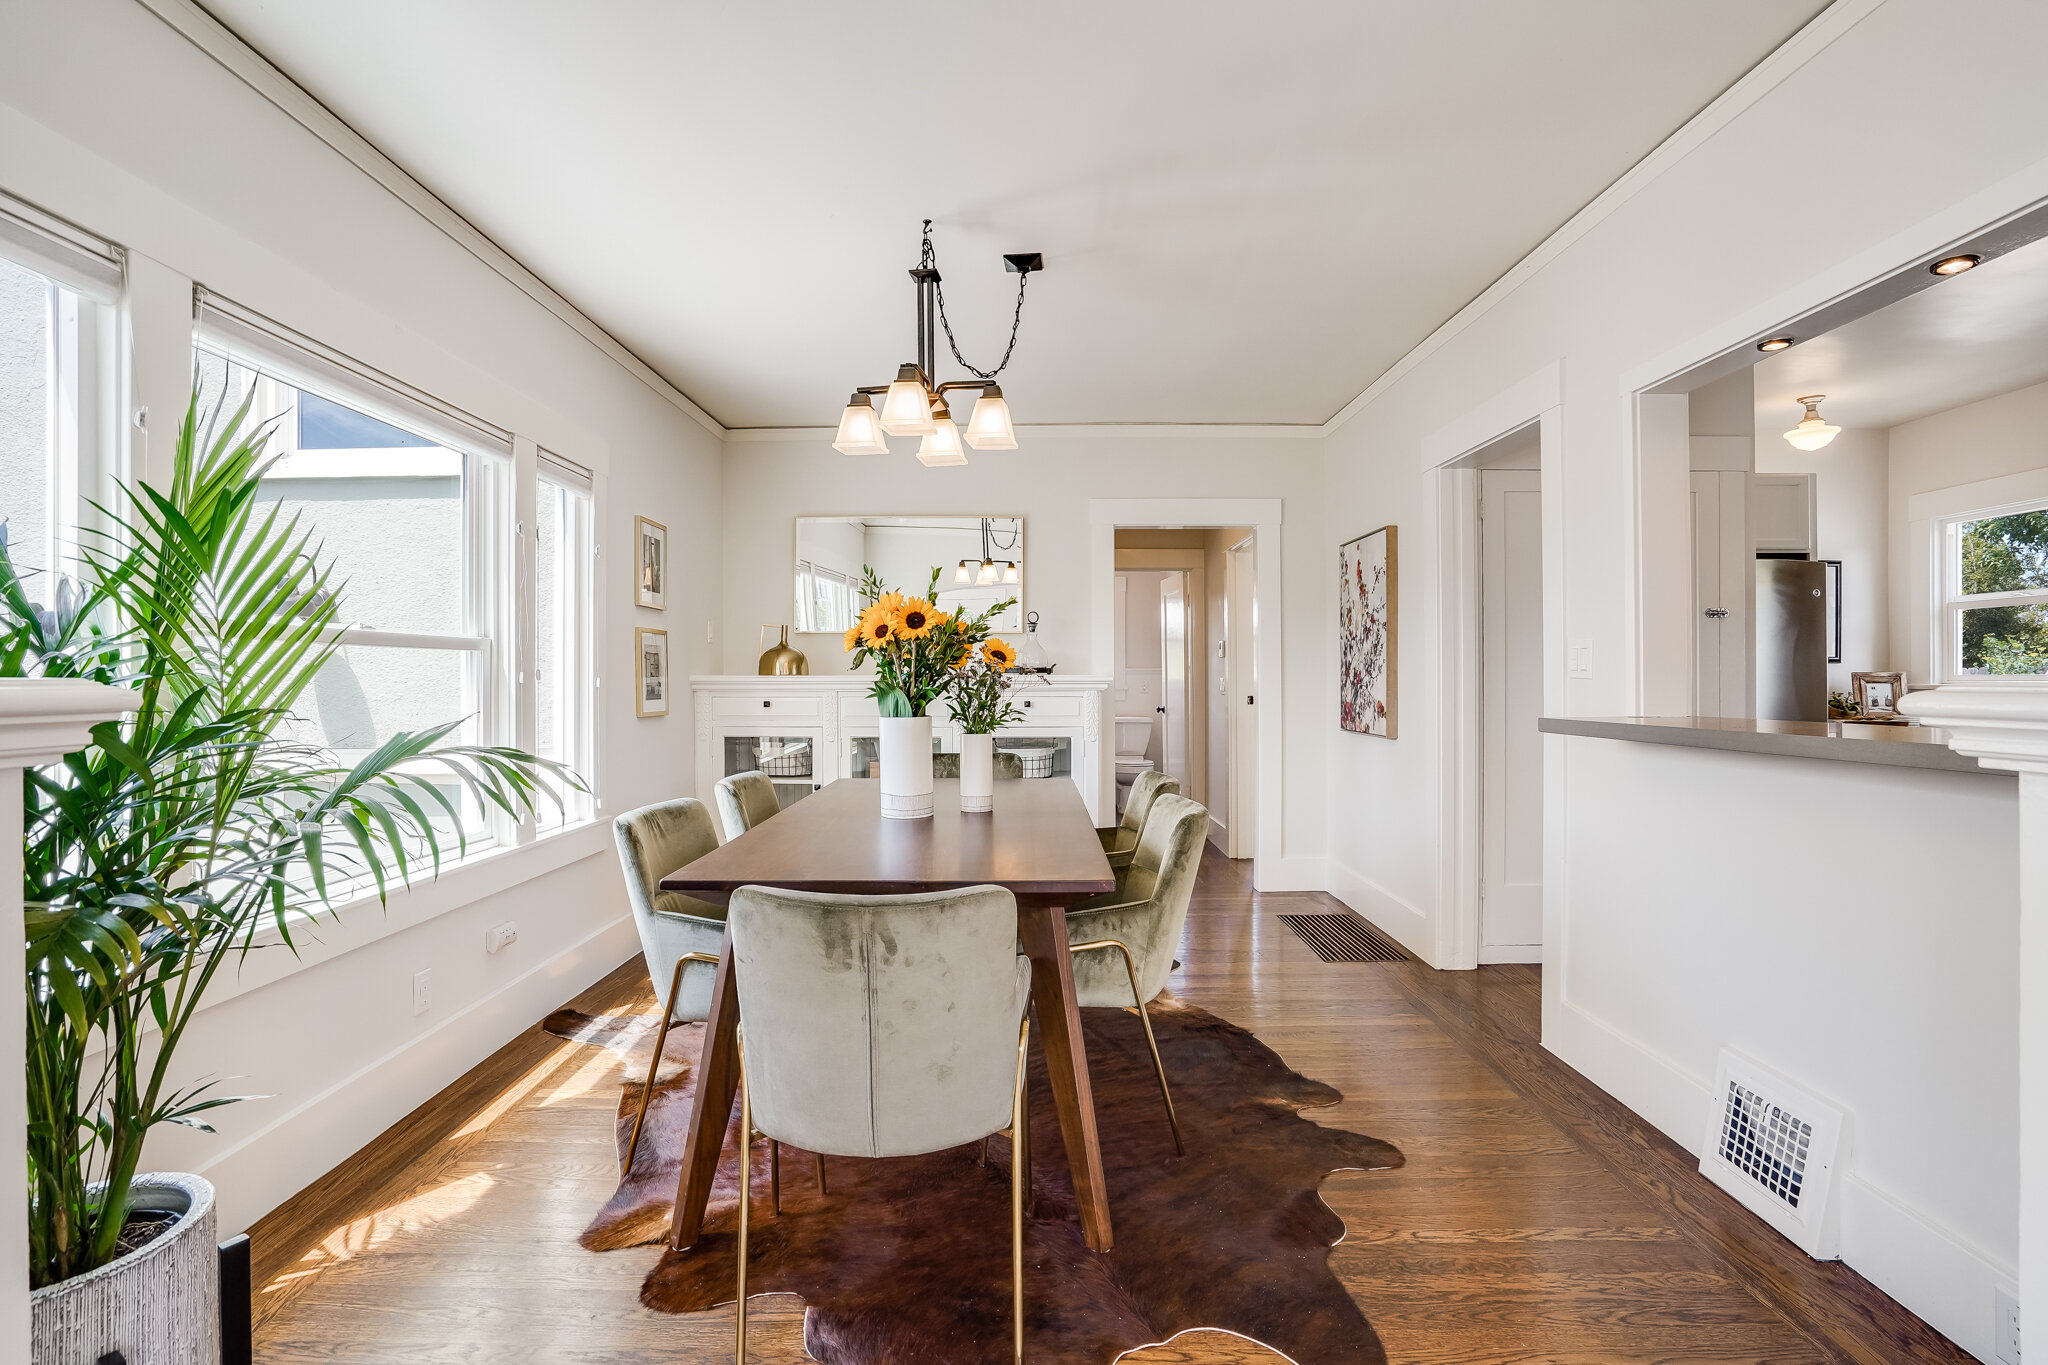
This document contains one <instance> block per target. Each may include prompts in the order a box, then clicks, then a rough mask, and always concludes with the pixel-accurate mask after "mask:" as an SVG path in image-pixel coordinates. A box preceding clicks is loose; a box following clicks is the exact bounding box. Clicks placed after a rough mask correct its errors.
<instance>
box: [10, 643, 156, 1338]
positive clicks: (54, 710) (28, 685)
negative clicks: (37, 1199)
mask: <svg viewBox="0 0 2048 1365" xmlns="http://www.w3.org/2000/svg"><path fill="white" fill-rule="evenodd" d="M141 705H142V698H140V697H138V696H136V695H135V694H134V693H133V692H129V691H125V690H123V689H122V688H119V687H108V686H106V685H104V684H102V683H96V682H88V681H87V680H85V679H84V678H7V679H0V829H5V830H7V831H9V833H8V834H7V836H6V838H5V839H0V909H4V911H5V914H6V918H7V923H8V924H9V925H10V926H11V927H10V929H9V930H8V932H7V933H5V934H0V981H20V980H21V979H22V973H23V970H24V968H25V966H26V950H25V948H24V945H23V943H22V937H21V931H20V924H21V878H22V869H21V857H22V848H21V840H20V838H18V837H17V835H16V833H15V831H19V830H20V829H21V828H22V822H23V820H24V818H25V813H24V809H23V805H22V791H21V770H22V769H23V768H33V767H37V766H39V765H41V764H44V763H54V762H56V761H57V760H58V759H60V758H62V757H63V756H64V755H65V754H68V753H71V752H73V751H75V750H78V749H81V748H83V747H85V745H86V743H87V742H88V741H90V740H91V738H92V727H93V726H95V725H98V724H100V723H101V722H103V721H109V720H119V719H120V718H121V717H122V716H124V715H127V714H128V713H129V712H130V711H133V710H136V709H137V708H138V707H140V706H141ZM27 1050H28V1014H27V1011H26V1010H24V1009H23V1008H22V1007H21V1004H20V1002H19V1001H16V1002H15V1004H13V1005H12V1006H10V1007H7V1008H4V1009H0V1056H4V1057H7V1058H9V1059H13V1058H19V1057H22V1056H25V1055H26V1054H27ZM27 1131H28V1082H27V1079H26V1078H25V1076H24V1073H22V1072H19V1071H16V1070H15V1069H14V1068H13V1066H12V1065H8V1066H4V1067H0V1132H5V1133H13V1134H14V1135H15V1136H14V1139H13V1140H14V1141H16V1142H22V1141H23V1139H22V1136H21V1135H22V1134H23V1133H26V1132H27ZM22 1151H23V1153H24V1155H25V1154H26V1151H27V1145H26V1143H24V1144H23V1148H22ZM15 1169H16V1170H17V1171H19V1170H20V1169H21V1168H20V1167H18V1166H17V1167H15ZM28 1284H29V1274H28V1186H27V1185H26V1184H25V1183H20V1182H18V1181H15V1180H9V1181H7V1182H6V1183H5V1186H4V1188H0V1285H5V1286H7V1287H6V1288H5V1289H0V1360H27V1359H28V1342H29V1293H28Z"/></svg>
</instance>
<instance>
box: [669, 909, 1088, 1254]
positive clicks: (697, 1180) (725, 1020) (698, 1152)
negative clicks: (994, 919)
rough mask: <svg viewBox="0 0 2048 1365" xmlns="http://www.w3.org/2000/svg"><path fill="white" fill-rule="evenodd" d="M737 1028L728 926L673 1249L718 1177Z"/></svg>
mask: <svg viewBox="0 0 2048 1365" xmlns="http://www.w3.org/2000/svg"><path fill="white" fill-rule="evenodd" d="M1063 927H1064V926H1063ZM739 1026H740V996H739V991H738V990H737V989H736V988H735V987H734V985H733V979H732V931H731V930H730V929H728V930H726V932H725V942H724V943H722V944H721V945H719V949H718V974H717V976H716V977H715V978H714V979H713V981H712V985H711V1017H710V1018H709V1019H708V1020H706V1021H705V1024H704V1050H703V1052H702V1054H700V1055H699V1056H698V1058H697V1102H696V1104H694V1105H693V1106H691V1109H690V1135H689V1138H688V1139H687V1140H686V1141H685V1142H684V1144H683V1169H682V1174H681V1175H680V1176H678V1177H677V1179H676V1209H675V1213H674V1215H673V1216H672V1217H671V1218H670V1220H669V1225H668V1244H669V1245H670V1246H671V1247H673V1248H674V1249H675V1250H677V1251H682V1250H685V1249H686V1248H688V1247H692V1246H695V1245H696V1243H697V1235H698V1233H699V1232H701V1231H702V1230H703V1227H704V1206H705V1204H707V1203H708V1202H710V1199H711V1182H712V1181H713V1180H715V1179H717V1178H718V1158H719V1156H720V1155H721V1153H722V1152H723V1151H724V1149H725V1130H726V1129H727V1128H728V1127H729V1126H731V1123H732V1101H733V1095H734V1094H735V1093H736V1092H737V1091H738V1089H739V1082H740V1071H739V1050H738V1049H737V1048H736V1047H735V1046H734V1042H735V1041H736V1040H737V1038H738V1036H739ZM744 1140H745V1139H744V1138H743V1139H742V1141H744ZM744 1197H745V1196H744V1194H743V1195H742V1198H744Z"/></svg>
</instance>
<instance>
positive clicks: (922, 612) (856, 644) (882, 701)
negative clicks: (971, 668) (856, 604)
mask: <svg viewBox="0 0 2048 1365" xmlns="http://www.w3.org/2000/svg"><path fill="white" fill-rule="evenodd" d="M863 567H864V570H865V572H864V573H863V576H862V581H861V598H862V600H863V601H864V602H865V603H866V604H867V605H866V606H865V607H863V608H862V610H861V614H860V620H859V621H857V622H855V623H854V625H853V627H852V628H851V629H850V630H848V631H847V632H846V649H847V652H848V653H850V654H852V655H853V663H852V667H854V668H859V667H860V666H861V665H862V664H863V663H865V662H867V661H868V660H869V659H873V660H874V661H875V685H874V688H873V689H872V691H873V696H874V698H875V704H876V706H877V707H879V708H880V710H881V713H882V723H881V744H880V749H881V759H882V776H881V787H882V814H883V815H885V816H888V817H889V818H891V819H896V820H922V819H925V818H927V817H929V816H930V815H931V814H932V810H933V806H932V720H931V713H930V708H931V706H932V705H933V704H934V703H935V702H937V701H938V700H939V698H940V697H943V696H944V695H945V694H946V692H947V690H948V689H950V688H951V687H952V686H953V684H954V683H955V682H956V681H957V680H958V679H959V676H960V674H959V669H958V665H960V664H961V663H963V662H965V661H966V660H967V659H968V657H969V656H970V655H971V654H972V653H973V652H974V648H975V646H976V645H979V644H980V643H981V642H982V641H983V640H986V639H987V638H988V629H989V622H990V621H991V620H993V619H994V618H995V617H996V616H997V614H998V613H1000V612H1003V611H1005V610H1007V609H1008V608H1009V607H1011V606H1012V605H1014V604H1015V603H1016V600H1017V599H1016V598H1014V597H1012V598H1006V599H1005V600H1003V601H1001V602H998V603H996V604H995V605H994V606H992V607H990V608H989V609H988V610H986V611H984V612H982V613H981V614H980V615H979V616H960V615H955V614H951V613H947V612H943V611H940V610H939V609H938V608H937V607H936V606H934V605H932V599H933V598H936V597H937V596H938V595H939V571H938V569H936V568H934V569H933V570H932V577H931V581H930V582H929V583H927V584H926V585H925V590H924V596H922V597H906V596H905V595H904V594H902V593H900V592H894V591H891V590H890V589H888V588H886V587H884V586H883V584H882V580H881V578H880V577H879V576H878V575H877V574H876V573H875V571H874V569H872V568H867V567H865V566H863Z"/></svg>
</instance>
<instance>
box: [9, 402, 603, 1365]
mask: <svg viewBox="0 0 2048 1365" xmlns="http://www.w3.org/2000/svg"><path fill="white" fill-rule="evenodd" d="M269 435H270V431H269V428H268V427H267V426H264V425H261V424H252V423H251V422H250V420H249V405H248V403H247V401H244V403H243V404H242V406H241V408H240V409H239V410H237V411H234V412H232V413H223V412H221V411H219V410H218V409H217V410H216V411H215V413H214V414H213V416H212V419H211V420H209V421H207V422H206V423H205V429H204V430H203V431H202V429H201V423H200V418H199V399H198V396H197V394H196V393H195V395H194V398H193V402H192V406H191V408H190V409H189V410H188V411H187V413H186V416H185V421H184V423H183V426H182V428H181V430H180V432H179V436H178V443H177V451H176V456H175V460H174V463H173V470H172V476H171V486H170V487H169V488H168V489H160V488H157V487H154V486H151V485H149V484H139V485H135V486H132V487H125V488H123V489H122V490H121V491H122V495H123V496H122V499H121V507H122V510H121V511H118V512H115V511H110V510H108V509H105V508H102V509H101V511H102V512H103V513H104V514H105V515H106V516H107V517H108V518H109V521H110V523H111V524H112V526H113V529H112V531H111V532H110V533H107V534H101V535H88V537H87V538H88V540H89V541H90V542H91V543H89V544H88V545H87V546H86V547H85V548H84V549H83V552H82V554H81V559H82V565H81V571H80V581H78V582H77V583H72V582H70V581H68V580H67V581H65V582H63V583H60V584H58V585H56V587H55V589H54V590H53V591H42V592H39V593H36V594H35V596H34V597H32V596H31V591H32V590H31V585H30V584H28V583H26V582H25V581H24V579H23V577H22V576H21V575H18V574H17V573H16V572H15V569H14V567H13V565H12V562H11V561H10V560H9V559H8V557H7V555H6V552H5V545H4V542H0V677H40V678H63V677H69V678H86V679H90V680H93V681H96V682H102V683H108V684H112V685H114V686H118V687H123V688H127V689H130V690H131V691H132V692H134V693H135V694H136V695H137V697H138V698H139V700H140V706H139V707H138V709H137V710H136V711H135V712H134V713H133V714H132V715H131V716H128V717H127V718H125V719H123V720H119V721H109V722H107V723H105V724H102V725H100V726H97V727H95V728H94V730H93V731H92V743H91V744H90V745H89V746H88V747H86V748H84V749H82V750H80V751H78V752H77V753H73V754H69V755H67V756H66V757H65V759H64V760H63V762H62V763H60V764H56V765H53V766H51V767H48V768H44V769H37V770H31V771H30V772H29V773H28V775H27V777H26V781H25V792H24V796H25V805H26V828H25V831H24V863H25V867H24V870H25V873H26V888H25V889H26V895H25V900H26V901H27V902H28V910H27V915H26V925H25V929H26V935H27V983H26V985H27V994H28V1013H29V1019H28V1057H27V1072H28V1100H29V1130H28V1180H29V1193H30V1233H29V1242H30V1247H29V1252H30V1271H31V1278H32V1283H33V1294H32V1305H33V1307H32V1317H33V1322H32V1332H33V1342H34V1360H35V1362H36V1365H74V1363H76V1365H93V1362H97V1361H100V1360H101V1359H102V1358H103V1357H105V1356H106V1355H107V1354H108V1353H110V1352H114V1351H119V1352H121V1353H122V1354H123V1355H124V1356H125V1358H126V1359H127V1360H129V1361H133V1362H142V1361H173V1360H175V1361H188V1360H190V1361H205V1360H213V1359H217V1358H218V1356H217V1352H218V1346H217V1344H216V1337H217V1333H218V1323H219V1310H218V1303H217V1294H218V1289H217V1282H216V1265H217V1262H216V1258H215V1250H214V1237H213V1233H212V1228H213V1216H212V1188H211V1186H210V1185H208V1184H207V1182H206V1181H205V1180H203V1179H201V1178H199V1177H197V1176H190V1175H149V1174H143V1173H140V1163H141V1157H142V1147H143V1141H144V1139H145V1137H146V1136H147V1135H148V1133H149V1132H150V1130H151V1129H152V1128H154V1127H156V1126H157V1125H158V1124H162V1123H180V1124H187V1125H190V1126H192V1127H195V1128H200V1129H203V1130H206V1131H211V1129H210V1128H209V1127H208V1124H207V1118H206V1116H207V1114H208V1111H210V1110H212V1109H214V1108H217V1107H218V1106H221V1105H225V1104H232V1103H234V1102H235V1101H236V1100H237V1099H238V1098H245V1097H238V1096H228V1095H221V1094H217V1093H215V1092H214V1091H213V1088H212V1086H211V1085H210V1084H201V1085H194V1086H180V1085H178V1084H176V1083H175V1081H174V1079H173V1061H174V1059H175V1057H176V1055H177V1051H178V1045H179V1042H180V1040H181V1039H182V1038H183V1036H184V1034H185V1030H186V1028H187V1027H188V1026H189V1025H190V1023H191V1021H192V1019H193V1017H194V1015H195V1014H196V1013H197V1011H198V1009H199V1007H200V1005H201V1003H202V1001H203V1000H204V998H205V995H206V991H207V987H208V986H209V984H210V983H211V982H212V981H213V979H214V977H215V975H216V974H217V973H218V971H219V970H220V968H221V967H222V966H223V965H224V964H225V963H226V962H227V961H229V959H230V958H233V957H235V956H237V955H239V954H242V953H246V952H247V951H249V950H250V949H251V948H252V947H253V946H254V943H255V938H256V935H257V934H258V932H259V931H261V930H264V929H265V928H266V927H268V926H275V928H276V930H277V934H278V936H279V937H280V938H281V940H282V942H283V944H284V945H285V946H287V947H289V946H290V945H291V944H292V934H293V930H294V927H295V926H299V925H302V924H303V922H304V920H303V917H304V916H305V915H306V914H308V913H309V912H313V911H316V910H318V909H319V908H320V907H322V906H323V905H325V906H329V907H331V906H332V905H334V904H335V903H337V902H338V901H339V899H340V898H341V897H342V896H343V895H344V894H350V895H353V894H356V893H357V891H358V890H359V889H360V888H361V887H362V886H363V884H364V883H365V881H367V882H368V884H369V885H371V886H373V887H374V889H375V891H376V893H377V894H378V896H379V897H380V898H381V897H382V896H383V895H384V894H385V893H386V892H387V891H388V890H389V888H390V887H391V886H392V885H393V884H394V883H403V882H406V881H408V880H409V879H410V878H411V877H412V876H413V875H414V874H415V873H416V872H425V873H427V874H429V875H432V874H437V873H438V871H439V868H440V865H441V860H442V857H443V855H444V853H448V852H453V851H459V849H460V846H461V838H462V836H461V834H460V832H459V831H460V827H461V826H460V821H459V819H458V812H457V809H456V805H455V803H454V801H453V800H451V797H450V793H451V792H455V793H458V794H459V793H462V792H467V793H468V794H469V795H470V797H472V798H473V799H474V800H475V801H476V802H477V803H478V805H479V806H480V807H483V808H494V809H497V810H501V811H504V812H507V813H508V814H511V815H513V816H515V818H516V817H517V816H520V815H523V814H524V813H525V812H526V811H529V810H531V809H532V808H533V805H534V803H535V801H536V799H537V798H538V797H539V795H540V793H541V792H542V791H543V790H546V783H545V781H544V778H546V777H548V776H553V777H555V778H558V779H560V780H562V781H565V782H568V783H570V784H572V785H575V784H576V779H575V778H574V777H573V775H571V774H569V773H567V772H566V771H565V770H563V769H562V768H560V766H559V765H556V764H553V763H550V762H547V761H545V760H542V759H538V758H535V757H534V756H532V755H530V754H526V753H522V752H520V751H518V750H515V749H507V748H487V747H479V746H470V745H460V744H451V743H447V742H446V740H447V737H448V735H449V734H450V732H451V731H452V730H453V729H454V725H455V724H456V723H459V722H455V723H451V724H449V725H444V726H440V727H437V728H433V729H428V730H425V731H420V732H417V733H399V734H394V735H392V736H391V737H390V738H389V739H387V740H385V741H384V742H383V743H382V744H380V745H378V746H377V747H376V748H375V749H373V750H372V751H371V752H369V753H368V754H367V755H365V756H364V757H362V758H360V759H359V760H358V761H356V762H353V763H344V762H342V761H340V760H339V758H338V756H337V755H336V754H335V753H334V752H333V751H331V750H328V749H325V748H323V747H321V746H318V745H315V744H310V743H306V742H303V741H300V740H297V739H294V738H291V737H290V736H291V734H292V731H291V729H290V722H291V720H292V717H293V708H294V706H295V705H296V704H297V702H298V700H299V698H300V695H301V694H302V693H303V692H304V691H305V690H306V688H307V686H308V685H309V684H310V683H311V682H312V680H313V677H314V675H315V674H317V673H318V672H319V671H320V669H321V667H322V666H323V665H325V664H326V663H327V662H328V660H329V659H330V658H331V657H332V655H333V654H334V651H335V649H336V648H337V645H336V644H335V643H334V641H335V634H336V632H335V627H336V625H337V623H338V621H339V620H340V612H341V608H342V595H341V585H340V584H339V583H337V582H336V581H335V579H334V576H333V570H332V566H331V564H329V563H328V562H326V561H325V560H323V558H322V556H321V553H320V547H319V546H318V545H316V544H314V543H313V541H312V537H311V532H310V531H309V530H307V529H304V528H302V527H301V526H300V525H299V523H298V519H297V518H296V517H295V516H288V515H285V514H283V513H282V512H281V511H280V506H279V504H278V503H276V502H274V501H273V502H268V503H267V504H266V502H265V501H264V500H262V499H260V498H259V497H258V492H259V489H258V484H259V480H260V479H261V477H262V475H263V472H264V469H265V467H266V466H265V460H264V451H265V448H266V445H267V444H268V440H269ZM37 598H40V599H42V600H36V599H37ZM437 779H438V780H437ZM437 815H440V816H445V817H447V819H446V822H445V824H443V825H441V826H438V827H437V824H436V818H435V817H436V816H437ZM451 831H452V832H451ZM451 841H452V842H451Z"/></svg>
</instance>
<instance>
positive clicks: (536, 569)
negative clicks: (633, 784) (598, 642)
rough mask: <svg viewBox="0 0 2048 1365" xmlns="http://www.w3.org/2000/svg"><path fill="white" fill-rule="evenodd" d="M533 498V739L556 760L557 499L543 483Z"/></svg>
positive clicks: (559, 753)
mask: <svg viewBox="0 0 2048 1365" xmlns="http://www.w3.org/2000/svg"><path fill="white" fill-rule="evenodd" d="M538 492H539V496H538V497H536V498H535V500H534V538H533V741H534V750H535V752H536V753H538V754H539V755H540V756H541V757H542V758H553V759H561V758H562V757H563V754H564V753H565V752H566V749H565V746H564V743H563V734H562V729H563V726H562V722H563V719H564V717H563V712H562V678H561V667H562V497H563V490H561V489H559V488H557V487H555V486H554V485H553V484H549V483H542V484H541V485H540V488H539V490H538Z"/></svg>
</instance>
